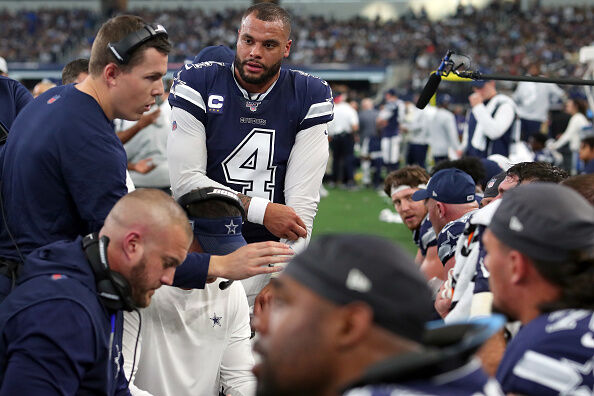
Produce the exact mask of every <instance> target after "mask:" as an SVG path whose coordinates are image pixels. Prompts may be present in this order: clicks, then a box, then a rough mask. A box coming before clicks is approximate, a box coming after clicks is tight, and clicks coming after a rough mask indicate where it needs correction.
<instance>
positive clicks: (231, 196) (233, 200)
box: [177, 187, 246, 221]
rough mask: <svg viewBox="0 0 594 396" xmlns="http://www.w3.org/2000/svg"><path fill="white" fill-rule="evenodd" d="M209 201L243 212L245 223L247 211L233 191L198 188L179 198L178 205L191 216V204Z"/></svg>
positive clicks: (242, 216) (216, 188)
mask: <svg viewBox="0 0 594 396" xmlns="http://www.w3.org/2000/svg"><path fill="white" fill-rule="evenodd" d="M209 199H216V200H221V201H225V202H228V203H230V204H232V205H234V206H236V207H237V208H238V209H239V211H240V212H241V218H242V219H243V221H245V220H246V216H245V209H244V207H243V204H242V203H241V200H240V199H239V197H238V196H237V193H236V192H234V191H233V190H227V189H224V188H218V187H204V188H197V189H195V190H192V191H190V192H189V193H186V194H184V195H182V196H181V197H179V199H178V200H177V203H179V205H180V206H181V207H182V208H183V209H184V210H185V211H186V214H187V215H188V216H190V213H189V210H188V208H189V206H190V204H193V203H196V202H200V201H207V200H209Z"/></svg>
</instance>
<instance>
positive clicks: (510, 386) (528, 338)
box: [496, 309, 594, 395]
mask: <svg viewBox="0 0 594 396" xmlns="http://www.w3.org/2000/svg"><path fill="white" fill-rule="evenodd" d="M593 368H594V312H592V311H591V310H572V309H568V310H560V311H555V312H551V313H547V314H542V315H540V316H538V317H537V318H536V319H534V320H532V321H531V322H530V323H528V324H526V325H525V326H523V327H522V328H521V329H520V332H519V333H518V334H517V336H516V337H514V339H513V340H512V341H511V343H510V344H509V345H508V346H507V349H506V350H505V354H504V355H503V359H502V360H501V364H500V365H499V368H498V370H497V375H496V378H497V380H498V381H499V382H500V383H501V388H502V389H503V391H504V392H505V393H515V394H525V395H559V394H562V395H591V394H593V393H594V374H593V371H592V370H593Z"/></svg>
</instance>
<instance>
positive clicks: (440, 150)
mask: <svg viewBox="0 0 594 396" xmlns="http://www.w3.org/2000/svg"><path fill="white" fill-rule="evenodd" d="M450 101H451V96H450V95H448V94H443V95H439V96H438V98H437V110H436V111H435V114H434V116H433V119H432V122H430V123H429V145H430V146H431V155H432V156H433V160H434V162H435V163H436V164H437V163H438V162H440V161H443V160H446V159H448V158H449V153H450V152H453V153H456V154H457V153H458V151H460V150H461V147H460V146H461V144H460V139H459V138H458V128H457V126H456V116H455V115H454V113H452V112H451V111H450V110H448V108H447V106H448V104H449V103H450Z"/></svg>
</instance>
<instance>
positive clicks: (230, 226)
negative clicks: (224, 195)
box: [225, 219, 239, 234]
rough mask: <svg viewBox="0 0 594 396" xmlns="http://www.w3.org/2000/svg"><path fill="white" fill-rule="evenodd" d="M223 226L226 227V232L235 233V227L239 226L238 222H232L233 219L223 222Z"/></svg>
mask: <svg viewBox="0 0 594 396" xmlns="http://www.w3.org/2000/svg"><path fill="white" fill-rule="evenodd" d="M225 227H227V234H235V229H236V228H237V227H239V224H234V223H233V219H231V222H230V223H229V224H225Z"/></svg>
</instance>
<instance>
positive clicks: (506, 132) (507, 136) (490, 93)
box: [464, 73, 519, 158]
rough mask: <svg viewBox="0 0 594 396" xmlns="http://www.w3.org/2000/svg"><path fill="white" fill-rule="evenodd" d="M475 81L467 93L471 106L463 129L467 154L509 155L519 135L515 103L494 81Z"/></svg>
mask: <svg viewBox="0 0 594 396" xmlns="http://www.w3.org/2000/svg"><path fill="white" fill-rule="evenodd" d="M486 74H488V73H486ZM472 85H473V91H474V92H473V93H472V95H470V96H469V97H468V101H469V103H470V106H471V108H472V109H471V111H470V115H469V118H468V122H467V123H466V128H465V130H464V143H465V144H466V150H465V154H466V155H470V156H474V157H479V158H486V157H488V156H489V155H492V154H501V155H503V156H504V157H509V155H510V149H511V145H512V143H513V142H515V141H517V140H518V138H519V136H518V133H519V130H518V123H517V119H516V105H515V103H514V102H513V100H512V99H511V98H510V97H509V96H506V95H503V94H498V93H497V89H496V88H495V81H491V80H490V81H483V80H481V81H474V82H473V83H472Z"/></svg>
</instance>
